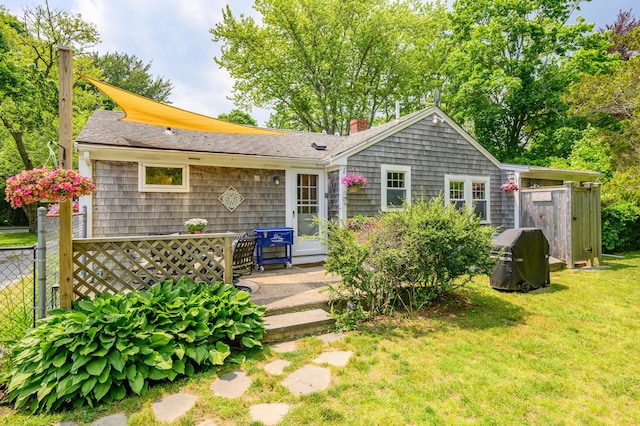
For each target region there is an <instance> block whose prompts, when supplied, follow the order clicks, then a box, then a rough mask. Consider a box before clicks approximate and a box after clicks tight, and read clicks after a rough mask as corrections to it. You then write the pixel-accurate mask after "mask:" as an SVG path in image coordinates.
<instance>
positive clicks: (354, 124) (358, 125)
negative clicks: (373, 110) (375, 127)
mask: <svg viewBox="0 0 640 426" xmlns="http://www.w3.org/2000/svg"><path fill="white" fill-rule="evenodd" d="M349 126H350V127H351V130H350V131H349V134H350V135H352V134H354V133H358V132H362V131H363V130H367V129H368V128H369V122H368V121H367V120H365V119H364V118H354V119H352V120H351V121H350V122H349Z"/></svg>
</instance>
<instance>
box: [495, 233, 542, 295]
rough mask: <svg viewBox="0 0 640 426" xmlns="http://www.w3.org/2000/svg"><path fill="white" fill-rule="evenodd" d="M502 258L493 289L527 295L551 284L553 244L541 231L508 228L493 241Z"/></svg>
mask: <svg viewBox="0 0 640 426" xmlns="http://www.w3.org/2000/svg"><path fill="white" fill-rule="evenodd" d="M492 253H493V254H494V255H495V256H498V255H499V259H498V263H497V264H496V266H495V267H494V268H493V271H492V273H491V280H490V281H491V287H493V288H495V289H500V290H520V291H522V292H524V293H526V292H528V291H529V290H531V289H536V288H540V287H544V286H547V285H549V283H550V280H549V242H548V241H547V238H546V237H545V236H544V233H543V232H542V230H541V229H538V228H519V229H508V230H506V231H504V232H503V233H501V234H500V235H498V236H497V237H495V238H494V240H493V252H492Z"/></svg>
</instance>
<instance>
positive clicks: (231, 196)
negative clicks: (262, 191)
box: [218, 186, 244, 212]
mask: <svg viewBox="0 0 640 426" xmlns="http://www.w3.org/2000/svg"><path fill="white" fill-rule="evenodd" d="M218 201H220V202H221V203H222V205H223V206H225V207H226V208H227V210H229V211H230V212H233V211H234V210H235V209H237V208H238V206H239V205H240V204H242V202H243V201H244V197H243V196H242V194H240V193H239V192H238V191H236V189H235V188H234V187H233V186H230V187H229V188H227V190H226V191H224V192H223V193H222V195H221V196H219V197H218Z"/></svg>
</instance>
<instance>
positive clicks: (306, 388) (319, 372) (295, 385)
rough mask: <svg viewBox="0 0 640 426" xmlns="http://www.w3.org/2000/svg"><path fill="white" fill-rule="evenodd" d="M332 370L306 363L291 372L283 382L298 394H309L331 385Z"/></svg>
mask: <svg viewBox="0 0 640 426" xmlns="http://www.w3.org/2000/svg"><path fill="white" fill-rule="evenodd" d="M330 381H331V372H330V371H329V369H328V368H323V367H318V366H317V365H311V364H309V365H305V366H304V367H301V368H298V369H297V370H296V371H294V372H293V373H291V374H290V375H289V376H288V377H287V378H286V379H284V380H283V381H282V384H283V385H284V386H286V387H287V388H288V389H289V391H291V393H292V394H294V395H296V396H300V395H307V394H310V393H314V392H319V391H322V390H325V389H327V388H328V387H329V382H330Z"/></svg>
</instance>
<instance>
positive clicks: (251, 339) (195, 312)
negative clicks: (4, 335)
mask: <svg viewBox="0 0 640 426" xmlns="http://www.w3.org/2000/svg"><path fill="white" fill-rule="evenodd" d="M264 310H265V308H264V307H261V306H257V305H255V304H254V303H252V302H250V301H249V294H248V293H246V292H243V291H239V290H237V289H235V287H233V286H232V285H228V284H222V283H214V284H211V285H206V284H203V283H198V284H194V283H193V282H192V281H190V280H188V279H181V280H179V281H178V282H177V283H175V284H174V283H173V282H172V281H165V282H163V283H158V284H156V285H154V286H153V287H151V289H149V290H148V291H134V292H130V293H127V294H124V293H118V294H115V295H108V296H98V297H96V298H95V300H82V301H79V302H76V303H75V305H74V309H72V310H69V309H59V310H56V311H52V312H51V316H49V317H48V318H45V319H43V320H41V321H39V322H38V324H37V326H36V327H35V328H33V329H31V330H29V331H28V332H27V334H26V335H25V337H24V338H23V339H22V340H21V341H20V342H19V343H18V344H17V345H16V346H15V347H14V348H13V349H12V352H11V355H10V356H11V358H12V365H11V368H10V369H9V371H8V372H7V373H6V374H5V375H4V376H3V377H2V381H3V382H5V383H8V386H7V397H6V399H7V401H8V402H13V403H14V405H15V407H16V408H20V407H26V406H28V407H29V408H30V410H31V411H32V412H47V411H51V410H56V409H58V408H60V407H62V406H63V404H68V403H71V404H73V406H76V407H77V406H82V405H85V404H88V405H90V406H94V404H95V403H97V402H99V401H104V402H109V401H114V400H120V399H123V398H124V397H125V396H126V395H127V394H128V393H135V394H143V393H144V392H145V391H146V390H147V388H148V387H149V385H150V384H152V383H153V382H157V381H162V380H167V379H168V380H174V379H175V378H176V377H178V376H190V375H193V374H194V373H195V372H196V371H197V370H198V369H202V368H205V367H209V366H213V365H222V364H223V363H224V362H225V360H232V361H239V362H241V361H242V360H243V359H244V357H243V355H242V354H241V353H239V352H238V351H241V350H245V349H248V348H253V347H255V346H262V344H261V342H260V340H261V339H262V335H263V333H264V326H263V324H262V318H261V317H262V315H263V314H264ZM232 350H234V351H235V354H234V355H232V353H231V351H232Z"/></svg>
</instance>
